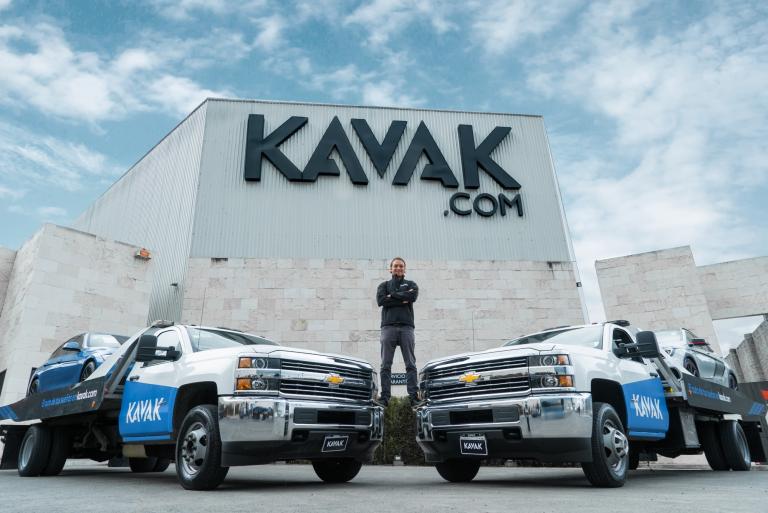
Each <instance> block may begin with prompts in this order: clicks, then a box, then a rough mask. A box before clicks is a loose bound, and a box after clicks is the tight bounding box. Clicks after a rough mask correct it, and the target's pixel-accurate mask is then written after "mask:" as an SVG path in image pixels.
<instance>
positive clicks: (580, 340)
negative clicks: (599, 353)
mask: <svg viewBox="0 0 768 513" xmlns="http://www.w3.org/2000/svg"><path fill="white" fill-rule="evenodd" d="M602 341H603V325H602V324H596V325H594V326H586V327H584V328H566V329H562V330H552V331H545V332H543V333H534V334H533V335H526V336H524V337H520V338H516V339H515V340H510V341H509V342H507V343H506V344H504V345H505V346H520V345H523V344H538V343H539V342H551V343H552V344H563V345H566V346H582V347H594V348H597V349H599V348H601V347H602V345H603V343H602Z"/></svg>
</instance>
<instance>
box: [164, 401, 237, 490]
mask: <svg viewBox="0 0 768 513" xmlns="http://www.w3.org/2000/svg"><path fill="white" fill-rule="evenodd" d="M216 417H217V411H216V407H215V406H212V405H210V404H206V405H201V406H195V407H194V408H192V409H191V410H189V413H187V416H186V417H184V421H183V422H182V423H181V429H180V430H179V439H178V440H177V441H176V474H177V475H178V476H179V481H180V482H181V486H183V487H184V488H186V489H187V490H213V489H214V488H216V487H217V486H219V485H220V484H221V482H222V481H224V478H225V477H226V476H227V472H228V471H229V467H222V466H221V436H220V435H219V422H218V419H217V418H216Z"/></svg>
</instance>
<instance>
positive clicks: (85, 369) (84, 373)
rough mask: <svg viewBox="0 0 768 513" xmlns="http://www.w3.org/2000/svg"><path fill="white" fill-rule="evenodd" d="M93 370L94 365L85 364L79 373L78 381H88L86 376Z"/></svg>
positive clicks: (92, 363) (91, 363)
mask: <svg viewBox="0 0 768 513" xmlns="http://www.w3.org/2000/svg"><path fill="white" fill-rule="evenodd" d="M95 370H96V364H95V363H94V362H93V361H89V362H88V363H86V364H85V366H83V370H82V371H81V372H80V381H85V380H86V379H88V376H90V375H91V374H93V372H94V371H95Z"/></svg>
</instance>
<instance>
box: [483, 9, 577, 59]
mask: <svg viewBox="0 0 768 513" xmlns="http://www.w3.org/2000/svg"><path fill="white" fill-rule="evenodd" d="M581 3H582V1H581V0H559V1H557V2H546V1H544V2H542V1H538V0H516V1H514V2H510V1H508V0H493V1H491V2H488V1H483V2H472V3H471V4H470V11H471V12H473V13H475V14H474V19H473V22H472V34H473V39H475V41H476V42H477V43H478V44H480V46H482V47H483V48H484V49H485V50H486V51H487V52H489V53H490V54H501V53H503V52H507V51H510V50H513V49H515V47H517V46H518V45H519V44H520V43H522V42H523V41H524V40H526V39H528V38H531V37H536V36H542V35H543V34H546V33H547V32H549V31H551V30H552V29H554V28H555V27H556V26H557V25H558V24H560V23H561V22H562V21H563V19H565V18H566V17H567V16H568V15H569V14H571V13H572V12H573V11H574V10H575V9H576V7H578V6H579V5H580V4H581Z"/></svg>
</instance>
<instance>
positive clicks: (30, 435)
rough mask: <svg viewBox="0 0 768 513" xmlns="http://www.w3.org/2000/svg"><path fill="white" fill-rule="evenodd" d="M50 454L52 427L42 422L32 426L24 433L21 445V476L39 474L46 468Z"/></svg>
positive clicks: (19, 465)
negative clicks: (49, 427)
mask: <svg viewBox="0 0 768 513" xmlns="http://www.w3.org/2000/svg"><path fill="white" fill-rule="evenodd" d="M50 454H51V431H50V429H48V427H47V426H43V425H42V424H35V425H34V426H31V427H30V428H29V429H28V430H27V432H26V433H24V438H23V439H22V441H21V447H19V464H18V467H19V475H20V476H21V477H36V476H39V475H40V473H41V472H42V471H43V469H45V466H46V464H47V463H48V456H49V455H50Z"/></svg>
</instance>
